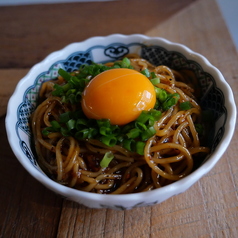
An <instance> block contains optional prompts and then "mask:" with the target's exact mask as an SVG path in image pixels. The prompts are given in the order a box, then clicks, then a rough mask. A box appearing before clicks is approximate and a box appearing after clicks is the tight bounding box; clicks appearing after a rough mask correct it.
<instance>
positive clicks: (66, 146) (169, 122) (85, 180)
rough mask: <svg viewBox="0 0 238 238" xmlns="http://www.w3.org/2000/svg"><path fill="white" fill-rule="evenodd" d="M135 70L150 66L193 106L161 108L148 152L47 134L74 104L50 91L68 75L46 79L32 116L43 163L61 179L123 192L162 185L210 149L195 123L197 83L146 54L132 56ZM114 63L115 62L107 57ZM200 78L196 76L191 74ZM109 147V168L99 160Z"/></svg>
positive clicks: (87, 188) (190, 168) (65, 182)
mask: <svg viewBox="0 0 238 238" xmlns="http://www.w3.org/2000/svg"><path fill="white" fill-rule="evenodd" d="M128 57H129V58H130V61H131V65H132V66H133V67H134V69H135V70H137V71H141V70H144V69H149V70H150V71H151V72H154V73H155V74H156V76H157V77H159V78H160V83H158V84H157V85H156V86H157V87H159V88H161V89H165V90H166V91H167V92H169V93H178V94H179V95H180V99H179V102H180V103H181V102H184V101H189V102H190V103H191V105H192V108H191V109H189V110H184V111H183V110H182V111H181V110H180V109H179V107H178V105H175V106H173V107H171V108H170V109H169V110H168V111H165V112H163V114H162V117H161V118H160V119H159V120H158V121H157V122H156V123H155V125H154V128H155V130H156V134H155V135H154V136H153V137H151V138H150V139H149V140H148V141H147V142H146V146H145V149H144V156H141V155H138V154H136V153H133V152H130V151H128V150H126V149H125V148H123V147H121V146H119V145H115V146H113V147H108V146H106V145H104V144H103V143H102V142H100V141H98V140H95V139H88V140H85V141H78V140H76V139H75V138H74V137H66V136H62V134H61V133H59V132H52V133H50V134H49V135H47V136H45V135H43V134H42V130H43V129H44V128H45V127H49V126H50V125H51V123H50V122H51V121H52V120H56V121H57V120H59V115H60V114H62V113H64V112H69V111H74V110H75V106H74V105H69V104H66V103H63V102H62V100H61V98H60V97H56V96H52V94H51V92H52V90H53V87H54V84H59V85H61V84H63V83H64V79H63V78H62V77H61V76H59V77H58V79H57V80H51V81H48V82H45V83H44V84H43V85H42V87H41V90H40V92H39V97H40V100H41V103H40V104H39V105H38V106H37V108H36V110H35V111H34V113H33V114H32V116H31V128H32V133H33V137H34V146H35V150H36V154H37V157H38V163H39V165H40V166H41V168H42V169H43V170H44V171H45V172H46V174H48V175H49V176H50V177H51V178H52V179H54V180H55V181H57V182H58V183H61V184H63V185H66V186H69V187H73V188H75V189H79V190H82V191H87V192H94V193H108V194H125V193H135V192H143V191H148V190H152V189H155V188H160V187H162V186H165V185H168V184H170V183H172V182H174V181H176V180H179V179H181V178H183V177H185V176H186V175H188V174H190V173H191V172H192V171H193V168H194V160H200V159H201V158H203V156H200V155H206V154H207V153H209V148H207V147H204V146H201V145H200V144H201V142H200V139H199V136H198V133H197V131H196V129H195V125H194V124H195V123H196V122H197V121H199V120H200V118H201V108H200V106H199V105H198V103H197V100H196V97H195V93H196V92H195V91H194V88H195V87H196V86H197V85H189V79H188V77H186V75H184V74H182V73H181V72H178V71H175V70H172V69H170V68H168V67H166V66H163V65H162V66H154V65H152V64H151V63H149V62H148V61H147V60H145V59H141V58H138V57H137V56H128ZM107 65H108V66H109V65H113V63H108V64H107ZM193 81H196V80H193ZM108 151H111V152H112V153H113V154H114V158H113V160H112V161H111V163H110V164H109V166H108V167H107V168H101V167H100V166H99V163H100V160H101V159H102V158H103V156H104V154H105V153H106V152H108Z"/></svg>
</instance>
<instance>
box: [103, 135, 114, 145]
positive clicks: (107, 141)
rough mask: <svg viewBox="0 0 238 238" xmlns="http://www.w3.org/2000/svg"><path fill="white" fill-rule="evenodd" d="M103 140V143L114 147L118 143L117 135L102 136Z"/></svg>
mask: <svg viewBox="0 0 238 238" xmlns="http://www.w3.org/2000/svg"><path fill="white" fill-rule="evenodd" d="M101 141H102V143H103V144H105V145H107V146H109V147H112V146H114V145H116V143H117V138H116V137H115V136H102V137H101Z"/></svg>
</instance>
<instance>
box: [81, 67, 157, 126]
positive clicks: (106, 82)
mask: <svg viewBox="0 0 238 238" xmlns="http://www.w3.org/2000/svg"><path fill="white" fill-rule="evenodd" d="M155 102H156V94H155V89H154V86H153V84H152V83H151V82H150V80H149V79H148V78H147V77H146V76H144V75H143V74H141V73H140V72H138V71H136V70H132V69H124V68H120V69H110V70H107V71H104V72H102V73H100V74H99V75H97V76H95V77H94V78H93V79H92V80H91V81H90V82H89V84H88V85H87V86H86V88H85V89H84V92H83V95H82V109H83V112H84V114H85V115H86V116H87V117H88V118H92V119H109V120H110V123H111V124H113V125H125V124H127V123H129V122H131V121H134V120H136V118H137V117H138V116H139V115H140V113H141V111H143V110H149V109H151V108H153V107H154V105H155Z"/></svg>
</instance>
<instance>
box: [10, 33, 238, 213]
mask: <svg viewBox="0 0 238 238" xmlns="http://www.w3.org/2000/svg"><path fill="white" fill-rule="evenodd" d="M114 42H122V43H125V44H130V43H131V42H139V43H143V44H146V45H151V44H155V45H159V46H162V47H164V48H165V49H167V50H169V51H177V52H180V53H182V54H183V55H184V56H185V57H186V58H187V59H191V60H194V61H196V62H197V63H199V64H200V65H201V66H202V67H203V69H204V71H206V72H208V73H209V74H211V75H213V77H214V78H215V79H216V84H217V86H218V88H220V89H222V91H223V93H224V96H225V99H226V101H225V106H226V108H227V111H228V115H227V123H226V125H225V127H226V129H225V133H224V136H223V138H222V140H221V142H220V145H218V146H217V148H216V149H215V151H214V152H213V154H212V155H211V156H210V158H209V159H207V160H206V161H205V162H204V164H203V165H201V166H200V167H199V168H198V169H197V170H195V171H194V172H193V173H192V174H190V175H188V176H187V177H185V178H184V179H182V180H180V181H177V182H175V183H173V184H171V185H168V186H165V187H163V188H160V189H155V190H152V191H148V192H144V193H136V194H125V195H103V194H94V193H88V192H82V191H78V190H75V189H72V188H68V187H66V186H63V185H60V184H58V183H56V182H54V181H53V180H51V179H50V178H48V177H47V176H46V175H45V174H44V173H43V172H42V171H41V170H40V169H39V168H37V169H36V168H34V166H33V164H32V163H31V162H30V160H29V159H28V158H27V157H26V156H25V154H24V153H23V152H22V150H21V148H20V145H19V139H18V136H17V134H16V130H15V125H16V124H17V113H16V112H17V109H18V106H19V102H22V99H23V97H24V94H25V89H27V88H29V87H30V86H32V85H33V84H34V80H35V78H36V76H38V75H39V74H41V73H42V72H45V71H48V70H49V68H50V66H51V65H52V64H53V63H54V62H56V61H59V60H64V59H66V58H67V57H68V56H69V55H70V54H72V53H73V52H76V51H79V50H80V49H88V48H90V47H93V46H94V45H110V44H112V43H114ZM132 47H134V46H132ZM132 50H133V52H135V53H140V49H139V48H138V47H134V48H133V49H132ZM94 56H95V57H94V60H95V62H102V61H107V60H108V59H107V58H106V57H105V55H103V54H102V52H100V49H99V50H98V49H97V51H96V52H94ZM22 89H24V90H22ZM235 121H236V106H235V102H234V98H233V93H232V91H231V88H230V86H229V85H228V84H227V82H226V81H225V79H224V77H223V76H222V74H221V73H220V71H219V70H218V69H216V68H215V67H214V66H212V65H211V64H210V63H209V61H208V60H207V59H205V58H204V57H203V56H202V55H200V54H198V53H195V52H193V51H191V50H190V49H188V48H187V47H186V46H183V45H181V44H176V43H172V42H170V41H168V40H165V39H163V38H159V37H154V38H151V37H147V36H144V35H138V34H136V35H129V36H125V35H120V34H114V35H110V36H106V37H93V38H89V39H88V40H86V41H83V42H80V43H72V44H70V45H68V46H66V47H65V48H63V49H62V50H60V51H57V52H54V53H52V54H50V55H49V56H47V57H46V58H45V59H44V60H43V61H42V62H40V63H38V64H36V65H35V66H34V67H32V69H31V70H30V71H29V72H28V74H27V75H26V76H25V77H24V78H23V79H21V80H20V82H19V83H18V85H17V87H16V89H15V92H14V94H13V95H12V97H11V98H10V100H9V104H8V110H7V117H6V130H7V135H8V140H9V143H10V145H11V148H12V150H13V152H14V153H15V155H16V157H17V159H18V160H19V162H20V163H21V164H22V165H23V167H24V168H25V169H26V170H27V171H28V172H29V173H30V174H31V175H32V176H33V177H34V178H36V179H37V180H38V181H39V182H41V183H42V184H44V185H45V186H46V187H47V188H49V189H51V190H53V191H54V192H56V193H58V194H61V195H62V196H64V197H66V198H68V199H71V200H73V201H75V202H78V203H80V204H83V205H85V206H88V207H91V208H102V207H109V208H113V209H130V208H133V207H138V206H145V205H153V204H157V203H160V202H163V201H164V200H166V199H168V198H170V197H172V196H174V195H176V194H179V193H182V192H184V191H186V190H187V189H188V188H189V187H190V186H192V185H193V184H194V183H195V182H197V181H198V180H199V179H200V178H201V177H202V176H204V175H205V174H206V173H207V172H209V171H210V170H211V169H212V168H213V166H214V165H215V164H216V163H217V161H218V160H219V159H220V157H221V156H222V154H223V153H224V152H225V150H226V149H227V147H228V145H229V143H230V140H231V138H232V135H233V132H234V129H235ZM19 133H25V132H23V131H22V132H21V131H20V132H19ZM25 136H26V137H27V136H29V135H25ZM26 141H27V140H26ZM28 146H29V147H30V145H29V144H28Z"/></svg>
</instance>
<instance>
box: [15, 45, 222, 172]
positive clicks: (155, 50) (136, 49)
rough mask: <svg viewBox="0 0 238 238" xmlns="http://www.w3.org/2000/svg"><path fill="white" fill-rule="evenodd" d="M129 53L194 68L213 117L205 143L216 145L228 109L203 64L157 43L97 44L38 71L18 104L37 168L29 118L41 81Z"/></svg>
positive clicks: (22, 133)
mask: <svg viewBox="0 0 238 238" xmlns="http://www.w3.org/2000/svg"><path fill="white" fill-rule="evenodd" d="M128 53H137V54H139V55H140V56H141V57H143V58H145V59H147V60H148V61H150V62H151V63H152V64H154V65H166V66H169V67H170V68H172V69H175V70H185V71H187V70H189V71H192V74H193V75H195V78H196V79H197V82H196V83H197V84H198V87H199V88H200V94H201V99H200V105H201V106H202V108H203V110H204V111H206V112H207V115H208V116H209V117H210V119H211V118H212V121H213V124H212V127H210V132H209V133H208V135H209V136H208V138H206V141H205V142H204V143H205V144H206V146H209V147H210V148H211V152H212V151H214V150H215V149H216V146H217V145H218V144H219V142H220V140H221V138H222V136H223V133H224V126H225V121H226V118H227V111H226V108H225V105H224V95H223V92H222V91H221V90H220V89H219V88H217V86H216V82H215V80H214V78H213V76H212V75H210V74H209V73H207V72H205V71H204V70H203V68H202V66H201V65H199V64H198V63H197V62H195V61H193V60H189V59H187V58H186V57H185V56H184V55H183V54H181V53H180V52H176V51H169V50H166V49H165V48H163V47H160V46H157V45H156V46H153V45H150V46H147V45H144V44H141V43H136V42H135V43H130V44H128V45H126V44H122V43H114V44H110V45H108V46H102V45H95V46H93V47H90V48H88V49H85V50H84V51H78V52H74V53H72V54H70V55H69V56H68V57H66V58H65V59H63V60H59V61H56V62H54V63H52V64H51V66H50V67H49V69H48V71H45V72H42V73H41V74H39V75H37V76H36V78H35V81H34V84H33V85H31V86H30V87H28V88H27V89H26V91H25V94H24V97H23V101H22V102H21V103H20V105H19V107H18V112H17V115H18V119H17V120H18V122H17V127H16V130H17V135H18V137H19V139H20V141H21V143H20V144H21V149H22V151H23V152H24V154H25V155H26V156H27V158H28V159H29V160H30V162H31V163H32V164H33V165H34V166H35V167H36V168H37V169H38V170H40V171H41V169H40V168H39V166H38V164H37V159H36V157H35V155H34V153H33V151H34V150H32V149H31V146H30V141H31V133H30V128H29V124H28V121H29V117H30V115H31V113H32V112H33V110H34V109H35V107H36V105H37V97H38V91H39V88H40V87H41V84H42V82H44V81H46V80H49V79H52V78H55V77H56V76H57V74H58V69H59V68H63V69H65V70H67V71H68V72H71V71H74V70H77V69H78V68H79V67H80V65H81V64H89V63H91V62H92V61H93V62H97V63H103V62H108V61H114V60H117V59H120V58H122V57H123V56H124V55H126V54H128ZM191 77H192V75H191ZM214 122H215V123H214ZM202 162H203V161H200V163H199V164H197V165H196V166H197V167H198V166H199V165H200V164H201V163H202Z"/></svg>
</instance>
